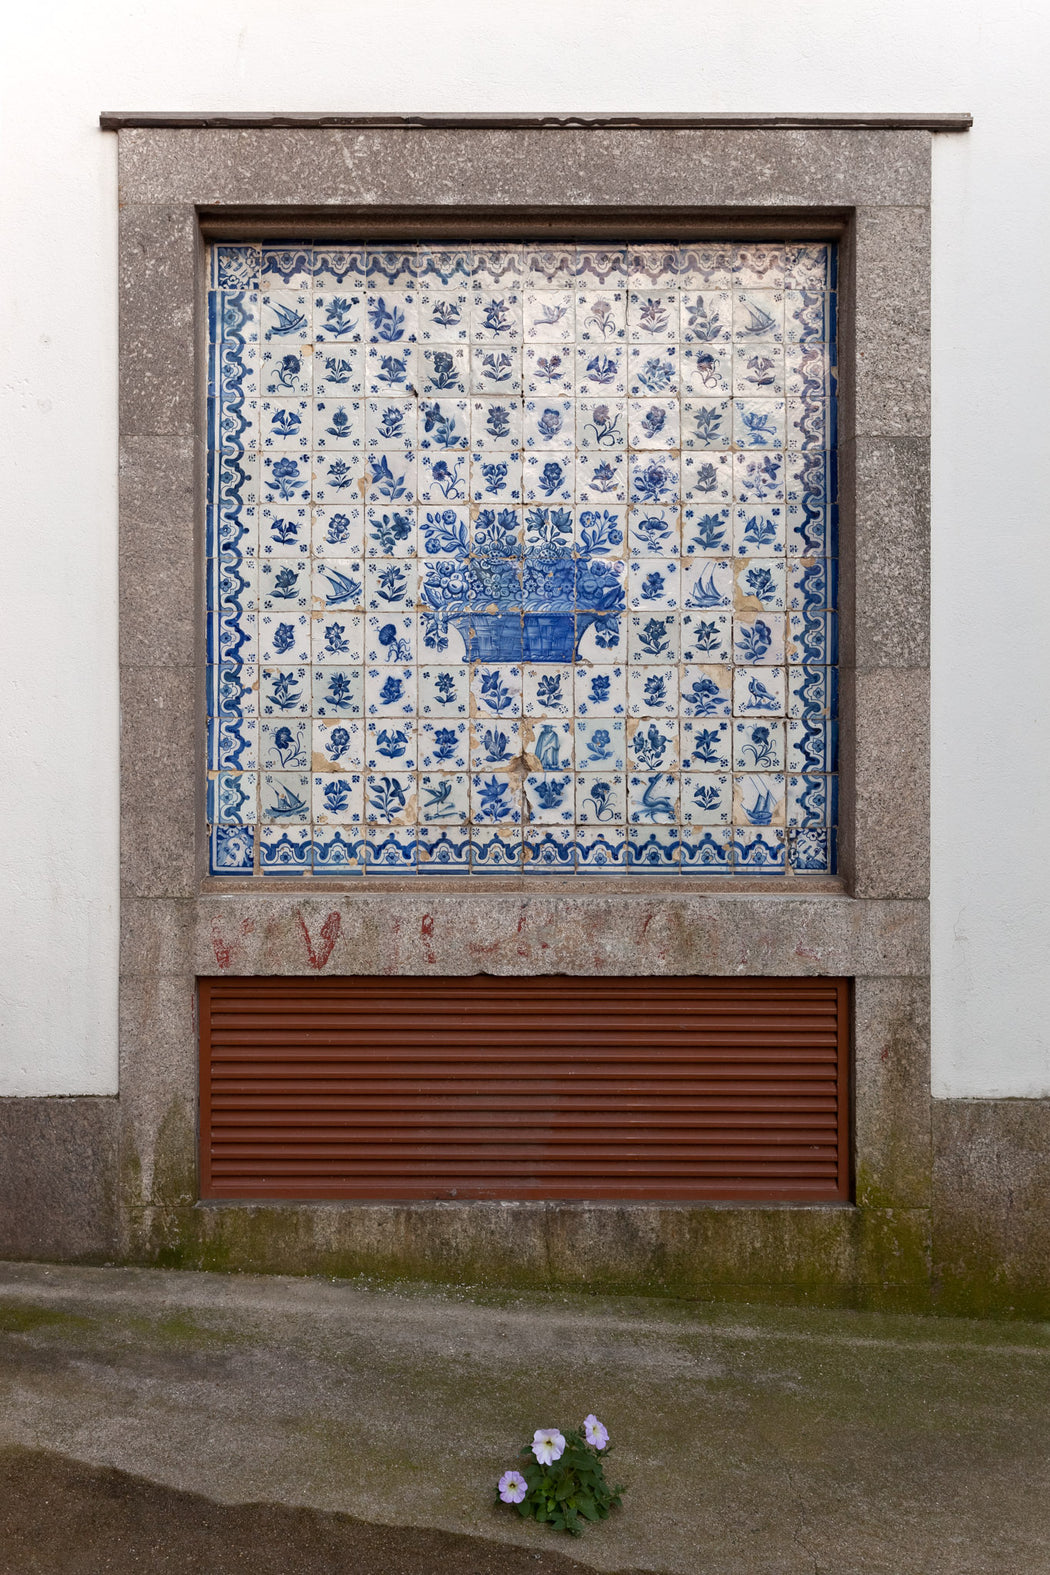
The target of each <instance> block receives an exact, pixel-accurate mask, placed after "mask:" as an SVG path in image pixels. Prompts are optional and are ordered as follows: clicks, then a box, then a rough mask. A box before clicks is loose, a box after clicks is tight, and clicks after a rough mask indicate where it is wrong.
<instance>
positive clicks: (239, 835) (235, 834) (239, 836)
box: [208, 826, 255, 875]
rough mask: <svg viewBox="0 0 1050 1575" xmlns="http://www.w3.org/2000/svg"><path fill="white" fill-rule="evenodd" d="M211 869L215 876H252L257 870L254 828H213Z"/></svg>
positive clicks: (210, 850) (210, 834)
mask: <svg viewBox="0 0 1050 1575" xmlns="http://www.w3.org/2000/svg"><path fill="white" fill-rule="evenodd" d="M208 842H209V854H210V858H209V868H210V870H211V873H212V874H213V875H251V874H252V873H253V872H254V869H255V827H254V826H212V828H211V830H210V833H209V838H208Z"/></svg>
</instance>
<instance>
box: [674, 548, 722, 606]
mask: <svg viewBox="0 0 1050 1575" xmlns="http://www.w3.org/2000/svg"><path fill="white" fill-rule="evenodd" d="M733 584H734V581H733V564H732V563H731V561H730V560H729V559H727V558H684V559H683V560H682V565H681V591H680V595H681V605H682V608H683V610H685V611H693V612H714V611H717V610H720V609H722V608H725V607H731V606H732V605H733Z"/></svg>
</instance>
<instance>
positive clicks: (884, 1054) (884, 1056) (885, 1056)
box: [879, 1045, 890, 1061]
mask: <svg viewBox="0 0 1050 1575" xmlns="http://www.w3.org/2000/svg"><path fill="white" fill-rule="evenodd" d="M889 1058H890V1047H889V1045H883V1047H882V1050H881V1051H880V1053H879V1060H880V1061H888V1060H889Z"/></svg>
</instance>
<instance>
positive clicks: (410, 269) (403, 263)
mask: <svg viewBox="0 0 1050 1575" xmlns="http://www.w3.org/2000/svg"><path fill="white" fill-rule="evenodd" d="M417 259H418V253H417V251H416V248H415V247H414V246H367V247H366V248H365V268H366V270H367V273H368V288H369V291H370V292H372V293H374V292H376V291H377V290H378V291H382V290H384V289H385V290H390V291H397V292H399V293H400V292H401V291H408V292H409V293H414V291H415V287H416V277H417V274H418V260H417Z"/></svg>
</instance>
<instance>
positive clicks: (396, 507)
mask: <svg viewBox="0 0 1050 1575" xmlns="http://www.w3.org/2000/svg"><path fill="white" fill-rule="evenodd" d="M417 519H418V515H417V511H416V509H415V508H414V507H413V506H412V505H411V504H404V503H392V504H389V505H387V506H386V507H383V506H382V505H381V504H379V503H370V504H369V505H368V507H367V509H366V510H365V548H364V550H365V556H366V557H368V558H382V559H384V560H387V559H391V558H395V559H401V558H414V557H415V556H416V553H417V550H418V546H419V539H418V532H417Z"/></svg>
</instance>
